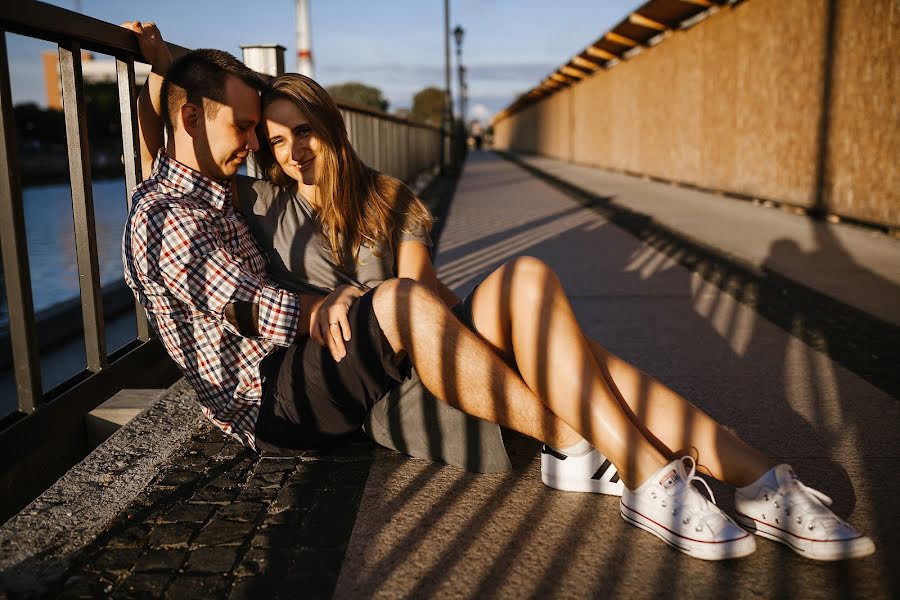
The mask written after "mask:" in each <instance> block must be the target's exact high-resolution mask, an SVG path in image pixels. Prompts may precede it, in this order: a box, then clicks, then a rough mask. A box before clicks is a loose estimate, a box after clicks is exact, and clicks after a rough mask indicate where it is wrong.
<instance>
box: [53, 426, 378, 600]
mask: <svg viewBox="0 0 900 600" xmlns="http://www.w3.org/2000/svg"><path fill="white" fill-rule="evenodd" d="M374 454H375V451H374V447H373V444H372V443H371V442H370V441H368V440H367V439H366V438H364V437H363V436H362V435H359V436H353V437H351V438H348V439H347V440H346V441H343V442H342V443H340V444H339V445H338V446H336V447H335V448H334V449H332V450H331V451H330V452H326V453H322V452H310V451H302V452H300V451H298V452H293V453H290V454H283V455H277V456H276V455H266V454H263V455H262V456H260V455H257V454H256V453H254V452H252V451H250V450H247V449H245V448H243V447H242V446H241V445H240V444H239V443H237V442H236V441H233V440H231V439H229V438H226V437H225V436H224V435H223V434H222V433H220V432H219V431H218V430H215V429H213V428H212V426H204V427H203V428H202V430H201V431H200V432H199V433H197V434H195V435H194V436H193V437H192V438H191V440H190V441H189V442H188V443H187V444H185V446H184V447H183V448H182V449H181V450H180V451H179V452H178V453H177V454H176V455H175V457H174V458H173V459H171V460H170V461H169V463H168V464H167V465H166V466H165V467H164V468H163V469H162V470H161V471H160V472H159V474H158V475H157V476H156V478H155V479H154V480H153V481H152V483H151V484H150V485H149V486H147V488H146V489H145V490H144V491H143V492H141V494H140V495H139V496H138V497H137V498H136V499H135V501H134V502H133V503H132V504H131V505H130V506H129V507H128V508H127V509H126V510H125V511H124V512H123V513H122V514H120V515H119V517H118V518H117V519H116V520H115V521H114V522H113V524H112V525H111V526H110V527H109V528H108V529H107V530H106V531H105V532H103V533H102V534H101V535H100V536H99V537H98V538H97V539H96V540H95V541H94V542H93V543H92V544H90V545H89V546H88V547H87V548H85V549H84V551H83V552H82V553H81V555H80V556H79V557H78V558H77V559H76V560H75V563H74V566H73V567H72V568H71V569H70V570H69V572H68V573H67V574H66V576H65V577H64V578H63V579H62V583H61V584H60V585H59V586H58V587H57V589H54V590H52V591H51V593H50V594H49V596H52V597H56V596H59V597H61V598H96V597H112V598H157V597H164V598H235V599H237V598H279V597H280V598H285V597H289V598H296V597H302V598H330V597H331V595H332V591H333V589H334V585H335V581H336V580H337V575H338V572H339V570H340V568H341V562H342V560H343V556H344V552H345V550H346V546H347V540H348V539H349V537H350V532H351V530H352V528H353V523H354V520H355V518H356V512H357V508H358V507H359V501H360V497H361V495H362V490H363V487H364V486H365V482H366V477H367V476H368V473H369V468H370V466H371V464H372V460H373V456H374Z"/></svg>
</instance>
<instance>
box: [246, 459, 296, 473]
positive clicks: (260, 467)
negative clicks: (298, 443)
mask: <svg viewBox="0 0 900 600" xmlns="http://www.w3.org/2000/svg"><path fill="white" fill-rule="evenodd" d="M296 468H297V461H296V459H294V458H262V459H260V461H259V462H258V463H257V465H256V468H255V469H254V470H253V472H254V473H255V474H256V475H262V474H263V473H282V472H284V471H293V470H294V469H296Z"/></svg>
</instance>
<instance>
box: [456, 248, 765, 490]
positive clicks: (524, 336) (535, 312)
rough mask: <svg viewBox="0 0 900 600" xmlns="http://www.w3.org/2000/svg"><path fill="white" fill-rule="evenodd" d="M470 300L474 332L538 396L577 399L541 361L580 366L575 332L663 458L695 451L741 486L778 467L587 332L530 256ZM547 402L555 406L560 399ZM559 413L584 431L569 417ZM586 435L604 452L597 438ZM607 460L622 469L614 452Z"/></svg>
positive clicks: (714, 471)
mask: <svg viewBox="0 0 900 600" xmlns="http://www.w3.org/2000/svg"><path fill="white" fill-rule="evenodd" d="M472 300H473V301H472V309H473V310H472V312H473V319H474V321H475V325H476V329H477V330H478V331H479V333H481V334H482V335H483V336H484V337H485V338H486V340H487V341H488V342H489V343H490V344H491V345H492V346H493V347H494V348H495V350H496V351H497V352H498V353H499V354H501V355H502V356H504V357H505V358H507V360H511V361H512V364H515V365H517V366H518V368H519V370H520V372H521V373H522V376H523V379H524V380H525V381H526V382H527V383H528V384H529V386H530V387H531V388H532V390H534V391H535V392H536V393H537V395H538V396H539V397H540V398H548V397H550V394H549V390H550V389H553V388H555V387H556V386H560V389H561V390H566V391H565V392H564V393H568V394H571V396H570V398H571V397H577V396H578V393H577V390H573V389H572V387H571V384H570V383H571V382H570V379H569V378H570V377H571V375H568V374H567V370H566V369H564V368H562V367H561V366H558V367H551V368H548V365H550V362H543V361H542V358H541V354H542V353H546V354H548V355H553V356H555V357H556V358H557V359H559V360H561V361H563V363H569V364H581V361H583V357H582V355H581V354H580V351H581V346H582V345H581V344H575V343H569V340H570V339H573V338H574V337H575V336H577V337H578V338H581V339H582V340H583V341H584V344H583V345H585V346H586V347H587V349H588V351H589V352H590V354H591V357H592V359H593V360H592V362H593V364H595V365H597V367H598V369H599V372H600V375H601V376H602V378H603V380H604V383H605V385H606V386H608V387H609V388H611V390H612V392H613V395H614V396H615V398H616V399H617V401H618V402H620V404H621V406H622V408H623V409H624V410H625V411H626V414H627V415H628V416H629V418H630V419H631V420H632V421H633V423H634V424H635V425H636V426H637V427H638V429H639V430H640V431H641V432H642V435H643V436H644V437H645V438H647V439H648V440H649V441H650V442H651V443H653V444H654V445H655V446H656V447H657V449H658V450H660V452H661V453H662V454H663V455H665V456H667V457H670V458H671V457H674V456H679V455H684V454H688V453H690V454H692V455H694V457H695V458H697V459H698V463H699V466H701V467H702V468H703V470H704V471H706V472H707V473H709V474H710V475H712V476H713V477H715V478H717V479H719V480H722V481H725V482H727V483H731V484H733V485H737V486H742V485H747V484H749V483H752V482H753V481H755V480H756V479H757V478H759V477H760V476H761V475H762V474H763V473H765V472H766V471H767V470H768V469H770V468H771V467H772V466H774V462H773V461H771V460H770V459H768V458H767V457H766V456H765V455H763V454H761V453H760V452H758V451H757V450H755V449H753V448H752V447H750V446H748V445H747V444H745V443H744V442H743V441H741V440H740V438H738V437H737V436H735V435H734V434H732V433H731V432H730V431H728V430H727V429H725V428H724V427H722V426H721V425H720V424H719V423H717V422H716V421H715V420H713V419H712V418H711V417H709V416H708V415H707V414H706V413H704V412H703V411H701V410H700V409H698V408H697V407H696V406H694V405H693V404H691V403H690V402H688V401H687V400H685V399H684V398H683V397H682V396H680V395H678V394H677V393H676V392H675V391H674V390H672V389H671V388H669V387H667V386H665V385H664V384H662V383H660V382H659V381H657V380H656V379H653V378H652V377H650V376H649V375H647V374H646V373H643V372H642V371H640V370H639V369H637V368H636V367H634V366H632V365H630V364H628V363H627V362H625V361H624V360H622V359H620V358H618V357H616V356H615V355H613V354H611V353H610V352H609V351H607V350H606V349H605V348H603V347H602V346H601V345H600V344H599V343H597V342H595V341H594V340H591V339H589V338H587V337H585V336H584V335H583V333H582V332H581V329H580V327H579V326H578V324H577V322H576V321H575V317H574V314H572V311H571V308H570V307H569V303H568V300H567V299H566V297H565V293H564V291H563V289H562V286H561V285H559V281H558V279H557V277H556V275H555V274H554V273H553V271H552V270H551V269H550V268H549V267H548V266H546V265H545V264H544V263H542V262H541V261H538V260H536V259H532V258H528V257H523V258H520V259H516V260H513V261H510V262H509V263H507V264H505V265H503V266H502V267H500V268H499V269H497V270H496V271H494V272H493V273H492V274H491V275H489V276H488V277H487V278H486V279H485V280H484V282H482V283H481V284H480V285H479V286H478V289H477V290H476V292H475V295H474V297H473V299H472ZM551 330H552V331H551ZM568 336H573V338H570V337H568ZM554 339H556V340H557V341H553V340H554ZM548 406H549V408H550V410H551V411H553V412H556V411H557V406H558V404H551V403H548ZM556 414H559V416H560V417H561V418H563V420H565V421H567V422H569V423H570V424H572V425H573V427H574V428H575V429H576V430H579V431H580V429H579V427H578V426H577V425H576V423H575V422H573V421H570V420H569V419H568V418H567V416H566V415H565V414H560V413H558V412H557V413H556ZM585 437H586V438H587V439H589V440H591V442H592V443H594V444H595V446H596V447H597V448H598V449H600V450H601V452H602V451H603V449H602V447H600V446H597V445H596V443H595V440H594V439H593V438H591V437H589V435H585ZM604 453H605V452H604ZM610 460H612V461H613V463H614V464H616V465H617V466H618V463H616V460H615V459H614V458H613V457H612V456H610Z"/></svg>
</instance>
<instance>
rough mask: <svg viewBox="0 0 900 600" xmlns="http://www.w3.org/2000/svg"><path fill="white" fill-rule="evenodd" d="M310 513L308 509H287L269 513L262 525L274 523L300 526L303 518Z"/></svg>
mask: <svg viewBox="0 0 900 600" xmlns="http://www.w3.org/2000/svg"><path fill="white" fill-rule="evenodd" d="M308 513H309V511H308V510H302V509H301V510H285V511H281V512H276V513H270V514H267V515H266V516H265V517H263V520H262V521H261V522H260V527H271V526H272V525H290V526H292V527H300V524H301V523H302V522H303V519H304V518H306V515H307V514H308Z"/></svg>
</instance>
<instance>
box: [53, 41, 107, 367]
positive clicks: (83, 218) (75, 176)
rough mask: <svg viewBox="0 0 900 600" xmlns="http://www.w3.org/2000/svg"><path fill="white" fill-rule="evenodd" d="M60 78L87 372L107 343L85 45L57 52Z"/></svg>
mask: <svg viewBox="0 0 900 600" xmlns="http://www.w3.org/2000/svg"><path fill="white" fill-rule="evenodd" d="M59 73H60V80H61V82H62V96H63V111H64V112H65V118H66V147H67V148H68V154H69V179H70V182H71V185H72V212H73V216H74V219H75V255H76V259H77V262H78V283H79V287H80V289H81V315H82V319H83V320H84V347H85V353H86V355H87V368H88V369H89V370H91V371H94V372H96V371H99V370H101V369H103V368H105V367H106V366H107V365H108V363H107V360H106V337H105V334H104V330H103V297H102V295H101V292H100V261H99V258H98V255H97V228H96V224H95V222H94V194H93V190H92V189H91V152H90V147H89V144H88V137H87V118H86V116H85V109H84V86H83V85H82V84H83V78H82V73H81V44H79V43H78V42H73V41H69V42H66V43H62V44H60V46H59Z"/></svg>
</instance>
